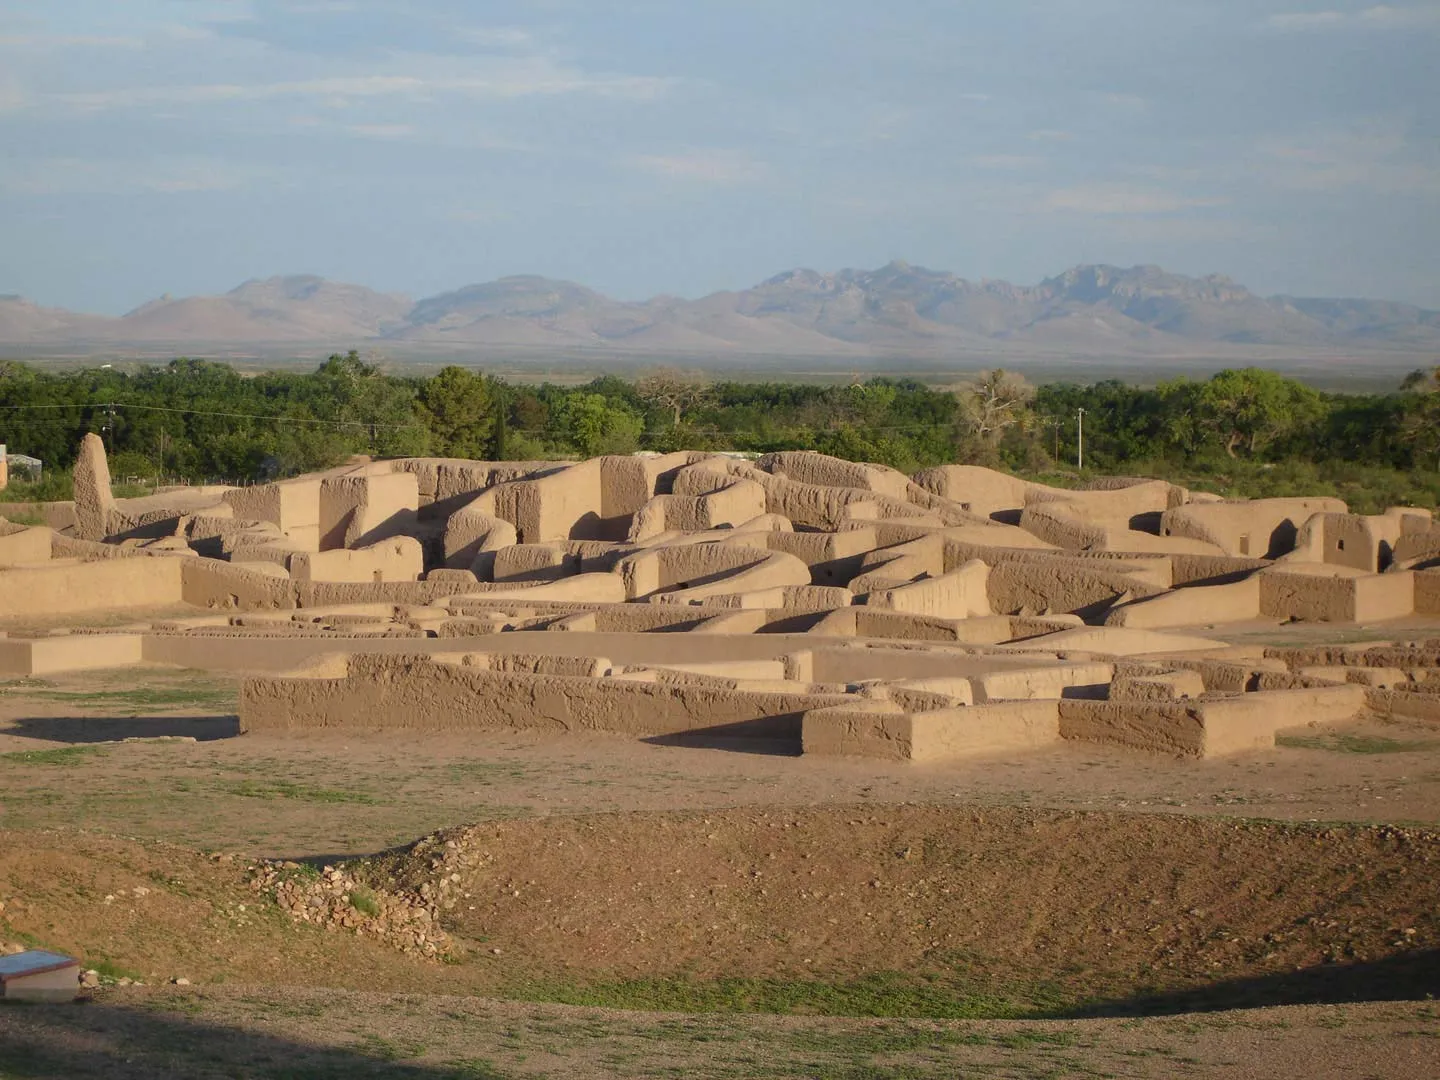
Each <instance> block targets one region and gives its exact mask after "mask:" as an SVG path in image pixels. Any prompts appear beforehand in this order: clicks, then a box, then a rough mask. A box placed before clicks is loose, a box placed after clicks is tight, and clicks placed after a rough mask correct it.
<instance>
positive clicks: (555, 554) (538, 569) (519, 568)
mask: <svg viewBox="0 0 1440 1080" xmlns="http://www.w3.org/2000/svg"><path fill="white" fill-rule="evenodd" d="M580 565H581V559H580V556H579V555H572V554H571V553H570V552H569V551H567V550H565V547H564V545H563V544H559V543H551V544H515V545H512V546H511V547H507V548H501V549H500V550H498V551H496V552H495V563H494V566H493V567H492V573H493V575H494V579H495V580H496V581H497V582H517V583H518V582H527V581H533V582H542V581H559V580H560V579H561V578H566V577H571V576H573V575H575V574H578V573H580Z"/></svg>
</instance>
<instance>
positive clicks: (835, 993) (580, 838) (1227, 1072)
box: [0, 668, 1440, 1080]
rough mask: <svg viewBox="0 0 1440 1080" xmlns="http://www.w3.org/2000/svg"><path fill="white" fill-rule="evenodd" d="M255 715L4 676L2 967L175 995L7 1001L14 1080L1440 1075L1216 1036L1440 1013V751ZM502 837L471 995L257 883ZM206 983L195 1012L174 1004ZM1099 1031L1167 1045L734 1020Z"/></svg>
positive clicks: (488, 879) (1427, 1021)
mask: <svg viewBox="0 0 1440 1080" xmlns="http://www.w3.org/2000/svg"><path fill="white" fill-rule="evenodd" d="M235 692H236V687H235V684H234V683H233V682H232V681H229V680H227V679H224V678H216V677H213V676H210V675H206V674H203V673H195V672H180V671H174V670H170V669H158V668H144V669H126V670H123V671H116V672H96V673H88V674H85V675H83V676H67V677H62V678H56V679H50V680H11V681H9V682H4V683H0V903H3V904H4V905H5V906H4V908H3V910H0V945H3V944H5V943H6V942H10V943H11V944H44V945H50V946H52V947H57V948H64V949H70V950H74V951H75V952H76V953H77V954H79V955H81V956H83V957H84V958H85V960H86V962H87V963H88V964H91V965H92V966H102V965H103V967H102V970H104V971H105V972H106V974H107V978H106V982H107V984H108V983H111V982H112V981H113V980H115V979H118V978H122V977H123V978H129V979H139V980H140V981H142V982H144V983H146V984H148V985H146V986H144V987H134V986H131V987H125V988H121V987H118V986H113V985H107V987H106V988H105V989H104V990H103V991H102V993H101V994H100V996H99V999H98V1000H97V1001H96V1003H94V1004H92V1005H90V1006H88V1007H76V1008H73V1009H68V1008H67V1009H61V1010H41V1009H31V1008H13V1009H11V1008H0V1078H5V1080H9V1078H10V1077H11V1076H15V1077H19V1076H26V1077H30V1076H50V1075H64V1076H76V1075H82V1076H83V1075H92V1074H98V1071H99V1066H94V1068H93V1071H87V1070H90V1069H92V1065H93V1063H94V1062H99V1061H106V1062H113V1063H114V1065H113V1067H112V1066H109V1065H107V1066H106V1074H107V1075H110V1076H121V1077H124V1076H141V1075H145V1076H151V1075H195V1076H210V1075H215V1076H220V1075H261V1076H270V1075H274V1076H280V1075H287V1076H339V1075H362V1076H363V1075H376V1076H379V1075H393V1076H414V1077H432V1076H433V1077H441V1076H446V1077H448V1076H472V1077H499V1076H507V1077H508V1076H515V1077H520V1076H556V1077H560V1076H649V1075H657V1076H658V1075H677V1074H680V1073H683V1074H685V1075H697V1076H717V1077H718V1076H735V1077H747V1076H771V1075H775V1076H820V1077H846V1078H850V1077H855V1078H859V1077H871V1078H879V1077H886V1078H888V1077H894V1078H897V1080H898V1078H900V1077H919V1076H925V1077H928V1076H936V1077H939V1076H957V1075H976V1076H982V1075H983V1076H1017V1077H1030V1076H1036V1077H1039V1076H1071V1075H1095V1076H1107V1075H1108V1076H1137V1077H1148V1076H1171V1075H1185V1074H1189V1075H1217V1076H1237V1077H1239V1076H1268V1075H1285V1074H1291V1075H1293V1074H1296V1073H1298V1072H1300V1071H1301V1070H1302V1068H1303V1071H1304V1072H1305V1073H1308V1074H1312V1075H1315V1076H1364V1075H1372V1076H1384V1077H1391V1076H1395V1077H1400V1076H1417V1077H1420V1076H1424V1077H1428V1076H1432V1075H1435V1074H1436V1073H1437V1071H1440V1022H1437V1012H1436V1010H1435V1008H1434V1006H1432V1005H1427V1004H1424V1003H1419V1002H1416V1003H1406V1002H1404V1001H1394V1002H1391V1003H1389V1004H1384V1003H1376V1004H1363V1005H1362V1004H1346V1005H1343V1006H1324V1007H1322V1006H1319V1005H1305V1006H1301V1005H1290V1006H1289V1007H1287V1008H1281V1009H1272V1008H1265V1009H1259V1010H1255V1011H1246V1012H1243V1013H1213V1014H1212V1013H1208V1012H1204V1011H1196V1010H1208V1009H1212V1008H1215V1007H1217V1006H1224V1005H1226V1004H1227V1003H1228V1004H1231V1005H1233V1004H1235V1003H1238V1002H1244V1003H1246V1004H1252V1005H1257V1006H1267V1005H1279V1004H1285V1003H1291V1002H1347V1001H1348V1002H1358V1001H1374V1002H1381V1001H1385V1000H1388V999H1392V998H1407V997H1408V998H1420V997H1423V996H1424V994H1425V993H1427V992H1440V961H1437V957H1440V921H1437V920H1440V910H1437V908H1436V906H1435V902H1434V898H1435V896H1436V890H1437V884H1440V846H1437V842H1436V838H1435V836H1434V834H1433V833H1431V832H1430V828H1431V827H1434V826H1436V825H1440V730H1437V729H1436V728H1435V727H1434V726H1433V725H1425V724H1421V723H1413V722H1402V723H1393V722H1381V721H1379V720H1376V719H1371V720H1366V721H1362V722H1357V723H1354V724H1351V725H1348V726H1346V727H1344V728H1313V729H1306V728H1301V729H1297V730H1295V731H1292V732H1288V733H1286V734H1285V735H1284V736H1283V737H1282V740H1281V742H1282V745H1280V746H1278V747H1276V748H1275V749H1274V750H1273V751H1266V752H1263V753H1254V754H1248V755H1243V756H1240V757H1236V758H1231V759H1224V760H1219V761H1209V762H1196V761H1182V760H1172V759H1162V758H1157V757H1154V756H1152V755H1146V754H1140V753H1136V752H1131V751H1127V750H1122V749H1118V748H1107V747H1102V746H1097V745H1093V744H1066V745H1060V746H1057V747H1054V748H1051V749H1047V750H1043V751H1039V752H1035V753H1031V754H1027V755H1021V756H1014V757H1010V758H1000V759H994V760H984V761H972V762H967V763H963V764H957V765H947V766H914V765H905V764H885V763H877V762H850V761H843V760H835V759H829V760H826V759H814V758H801V757H793V756H788V755H786V754H784V753H781V752H779V751H778V749H777V748H766V747H756V746H749V745H743V744H738V743H731V744H728V745H726V744H715V745H710V746H700V745H696V744H689V745H675V744H671V743H667V742H665V741H663V740H662V741H651V742H646V741H635V740H630V739H626V738H623V737H613V736H566V737H564V738H554V737H543V736H539V735H519V734H503V733H496V734H484V735H478V736H475V737H467V738H458V737H453V736H445V737H420V738H417V737H414V736H392V735H376V736H366V737H364V738H355V737H354V736H337V735H329V734H317V733H309V734H300V735H272V734H266V735H256V734H251V735H246V736H238V735H237V734H236V731H237V722H236V720H235V717H234V711H233V710H234V701H235ZM127 739H131V740H138V741H124V740H127ZM192 740H193V741H192ZM1274 822H1289V823H1292V825H1279V824H1274ZM1339 822H1354V823H1389V824H1390V825H1398V826H1402V827H1401V828H1382V829H1371V828H1353V827H1350V826H1343V827H1341V826H1335V825H1330V824H1326V823H1339ZM466 823H479V824H478V826H477V828H476V829H475V830H474V831H472V832H470V833H467V834H463V837H464V847H465V849H466V850H473V851H475V852H478V853H480V855H482V856H483V859H480V860H479V861H478V863H477V865H474V866H470V867H467V868H466V869H465V874H466V878H465V881H464V888H465V890H466V891H467V892H469V893H471V896H470V897H469V898H468V900H469V901H470V902H468V903H465V904H462V905H461V906H460V907H459V908H458V909H457V910H456V911H454V912H453V913H452V914H451V916H450V919H449V922H448V929H450V930H451V932H452V934H453V935H454V937H455V939H456V942H457V951H456V955H455V957H454V961H455V962H452V963H450V964H446V965H435V964H432V963H427V962H425V961H423V960H419V959H415V958H412V957H408V956H403V955H400V954H398V953H397V952H395V951H394V950H393V949H390V948H387V947H385V946H382V945H381V944H379V943H377V942H374V941H371V940H367V939H365V938H363V937H357V936H355V935H354V934H352V933H348V932H345V931H327V930H322V929H319V928H317V927H312V926H308V925H298V924H295V923H293V922H291V920H290V919H289V917H288V916H286V915H284V914H283V913H282V912H280V911H279V910H278V909H277V908H276V907H275V906H274V905H273V904H271V903H269V902H268V900H267V898H266V897H265V896H263V895H259V894H256V893H255V892H254V891H253V890H252V889H251V888H250V886H249V877H248V872H247V867H248V865H249V860H250V858H251V857H268V858H291V859H304V860H309V861H314V862H316V863H324V862H328V861H331V860H336V859H339V858H342V857H348V856H356V855H371V854H374V853H377V852H383V851H386V850H388V849H393V848H396V847H397V846H399V845H403V844H408V843H410V842H412V841H414V840H415V839H417V838H418V837H420V836H423V835H426V834H429V833H432V832H435V831H437V830H441V829H453V828H454V827H455V826H457V825H461V824H466ZM449 835H461V834H449ZM207 852H215V853H221V854H220V856H219V857H214V856H211V855H209V854H206V853H207ZM367 872H369V873H372V874H375V875H379V877H377V884H380V885H382V886H383V885H385V884H387V882H388V883H395V882H400V883H405V882H407V881H408V882H409V883H411V884H414V883H415V882H416V881H418V880H419V879H420V878H421V877H423V876H424V874H425V872H426V867H425V866H422V865H420V863H418V862H417V861H415V860H409V861H407V860H405V859H403V858H398V857H397V858H392V859H391V860H389V861H388V862H381V863H376V864H372V865H371V866H370V867H369V870H368V871H367ZM180 977H183V978H186V979H188V980H190V981H191V982H193V983H195V984H196V987H195V988H193V989H192V990H190V991H188V992H178V991H165V990H162V989H159V988H158V987H157V984H163V983H165V982H166V981H167V980H170V979H172V978H180ZM277 987H295V989H276V988H277ZM322 988H323V989H322ZM1427 988H1430V989H1427ZM438 993H448V994H452V995H453V994H459V995H464V996H463V997H459V998H456V997H435V996H433V995H435V994H438ZM395 995H402V996H399V997H397V996H395ZM496 996H499V997H508V998H522V999H527V1000H528V1001H529V1002H530V1003H528V1004H526V1003H522V1002H520V1001H515V1000H510V1001H503V1000H495V997H496ZM537 1002H540V1003H537ZM545 1002H548V1003H549V1004H545ZM555 1002H569V1003H572V1004H574V1005H577V1006H579V1005H586V1006H603V1005H614V1004H622V1005H626V1006H630V1007H634V1008H641V1009H645V1008H650V1009H654V1008H660V1009H674V1010H679V1011H680V1012H682V1013H685V1014H688V1015H678V1014H677V1015H663V1016H662V1015H656V1014H652V1013H648V1012H623V1013H616V1012H613V1011H606V1010H604V1009H599V1008H594V1007H592V1008H584V1009H580V1008H565V1007H564V1006H563V1005H561V1004H554V1003H555ZM1087 1009H1088V1010H1089V1012H1095V1013H1104V1012H1107V1011H1108V1012H1116V1013H1123V1014H1129V1015H1130V1018H1129V1019H1124V1020H1105V1019H1084V1020H1081V1019H1073V1020H1064V1021H1058V1020H1039V1019H1029V1020H1024V1021H1013V1022H1011V1021H1007V1022H1000V1021H991V1020H976V1019H965V1020H959V1019H957V1020H955V1021H953V1022H945V1023H937V1022H933V1021H919V1020H912V1021H902V1020H886V1021H863V1020H841V1019H827V1020H820V1019H815V1018H806V1017H797V1016H793V1015H792V1016H783V1017H782V1016H775V1017H766V1016H756V1015H749V1014H742V1015H730V1013H732V1012H733V1011H734V1010H759V1011H762V1012H779V1013H805V1012H819V1013H839V1014H848V1015H854V1014H861V1015H863V1014H866V1013H875V1012H881V1013H886V1012H888V1013H899V1014H902V1015H915V1016H931V1017H934V1016H946V1015H948V1016H956V1017H980V1016H987V1015H988V1016H998V1015H1026V1016H1035V1015H1047V1014H1048V1015H1070V1016H1079V1015H1083V1014H1085V1013H1086V1010H1087ZM1047 1010H1048V1013H1047ZM1155 1011H1159V1012H1172V1013H1182V1014H1186V1015H1181V1016H1176V1017H1171V1018H1163V1019H1157V1018H1146V1017H1143V1016H1142V1015H1141V1014H1144V1013H1148V1012H1155ZM717 1013H720V1014H725V1015H717ZM167 1048H169V1049H167ZM117 1055H118V1056H117ZM166 1055H169V1056H168V1057H167V1056H166ZM247 1055H248V1056H247ZM235 1061H240V1062H243V1063H244V1064H243V1066H242V1067H239V1071H238V1072H237V1071H236V1067H235V1066H234V1064H233V1063H234V1062H235ZM227 1062H228V1063H230V1064H226V1063H227ZM286 1062H290V1063H291V1064H292V1065H294V1063H296V1062H302V1063H303V1068H300V1067H299V1066H297V1067H296V1068H294V1069H292V1070H291V1071H284V1069H282V1065H284V1063H286ZM288 1067H289V1066H286V1068H288ZM117 1068H118V1069H119V1071H116V1069H117ZM126 1069H128V1070H130V1071H128V1072H127V1071H124V1070H126ZM7 1070H8V1071H7Z"/></svg>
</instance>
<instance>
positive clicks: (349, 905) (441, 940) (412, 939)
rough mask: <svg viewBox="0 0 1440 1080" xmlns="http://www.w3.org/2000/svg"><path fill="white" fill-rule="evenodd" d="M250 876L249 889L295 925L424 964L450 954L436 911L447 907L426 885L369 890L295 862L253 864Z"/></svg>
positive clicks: (333, 871)
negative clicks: (351, 937) (377, 945)
mask: <svg viewBox="0 0 1440 1080" xmlns="http://www.w3.org/2000/svg"><path fill="white" fill-rule="evenodd" d="M250 874H251V879H250V887H251V888H252V889H253V890H254V891H255V892H257V893H261V894H263V895H267V896H269V897H271V898H272V899H273V900H274V901H275V903H276V904H278V905H279V907H280V909H281V910H282V911H284V912H286V913H287V914H289V915H290V917H291V918H292V919H294V920H295V921H297V922H307V923H313V924H315V925H317V926H324V927H326V928H327V929H344V930H351V931H353V932H354V933H356V934H360V935H363V936H368V937H373V938H376V939H378V940H379V941H381V942H383V943H384V944H386V945H389V946H391V947H393V948H396V949H399V950H400V951H401V952H403V953H407V954H409V955H412V956H420V957H424V958H425V959H429V960H438V959H440V958H441V957H443V956H445V955H446V954H447V953H448V952H449V950H450V945H451V942H450V937H449V935H448V934H446V933H445V931H444V929H442V928H441V926H440V911H441V908H442V907H449V906H452V904H448V903H447V904H443V905H442V904H441V903H440V902H438V900H437V898H436V896H435V895H434V890H431V889H430V888H429V887H428V886H422V888H421V889H420V890H419V892H417V893H402V892H394V891H390V890H386V889H372V888H370V887H369V886H367V885H365V884H363V883H362V882H361V881H359V880H358V879H356V878H355V876H354V875H352V874H351V873H349V872H348V871H346V870H345V869H343V868H340V867H334V866H327V867H325V868H324V869H323V870H322V871H321V872H320V874H319V875H314V874H313V873H312V872H310V871H308V870H307V868H305V867H303V866H301V865H300V864H299V863H294V862H277V861H273V860H263V861H261V862H259V863H256V864H255V865H254V866H252V867H251V868H250Z"/></svg>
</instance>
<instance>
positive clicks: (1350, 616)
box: [1258, 566, 1415, 622]
mask: <svg viewBox="0 0 1440 1080" xmlns="http://www.w3.org/2000/svg"><path fill="white" fill-rule="evenodd" d="M1258 577H1259V579H1260V613H1261V614H1262V615H1268V616H1270V617H1272V618H1277V619H1299V620H1303V621H1306V622H1371V621H1374V620H1380V619H1398V618H1403V617H1404V616H1406V615H1409V614H1411V613H1413V612H1414V611H1415V574H1414V572H1413V571H1408V570H1404V571H1398V572H1393V573H1388V574H1367V575H1365V576H1363V577H1350V576H1344V575H1331V574H1324V573H1300V572H1295V568H1294V567H1293V566H1292V567H1289V568H1287V570H1286V571H1282V570H1280V569H1278V568H1277V569H1274V570H1266V571H1263V572H1262V573H1260V574H1259V575H1258Z"/></svg>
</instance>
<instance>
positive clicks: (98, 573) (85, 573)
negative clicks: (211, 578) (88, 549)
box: [0, 556, 200, 618]
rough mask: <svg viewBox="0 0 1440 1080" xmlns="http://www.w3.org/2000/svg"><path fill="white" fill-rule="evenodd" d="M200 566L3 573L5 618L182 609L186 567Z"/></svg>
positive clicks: (112, 562) (153, 563) (153, 564)
mask: <svg viewBox="0 0 1440 1080" xmlns="http://www.w3.org/2000/svg"><path fill="white" fill-rule="evenodd" d="M198 561H200V560H198V559H181V558H162V557H158V556H157V557H149V556H136V557H134V558H121V559H103V560H99V561H96V562H84V563H82V562H76V563H68V562H56V563H54V564H52V565H49V566H34V567H24V568H19V569H0V618H3V617H11V616H34V615H74V614H80V613H89V612H95V611H109V610H116V609H123V608H157V607H165V606H168V605H171V604H179V603H181V602H183V596H182V589H181V570H182V567H183V566H184V565H185V564H187V563H192V562H198Z"/></svg>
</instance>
